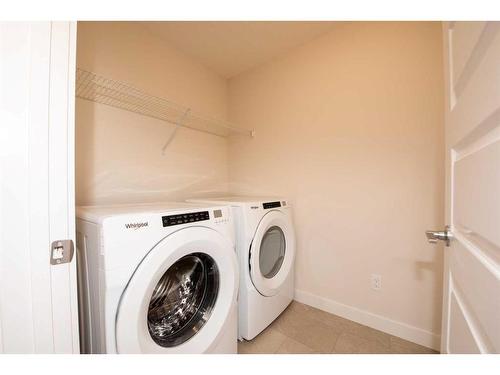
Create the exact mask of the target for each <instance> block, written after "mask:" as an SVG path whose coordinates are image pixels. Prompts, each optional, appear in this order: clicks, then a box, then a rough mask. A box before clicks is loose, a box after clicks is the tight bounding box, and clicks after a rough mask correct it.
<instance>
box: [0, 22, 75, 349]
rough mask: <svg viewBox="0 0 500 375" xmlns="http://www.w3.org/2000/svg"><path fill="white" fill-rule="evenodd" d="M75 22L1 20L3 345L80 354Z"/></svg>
mask: <svg viewBox="0 0 500 375" xmlns="http://www.w3.org/2000/svg"><path fill="white" fill-rule="evenodd" d="M75 38H76V23H73V22H39V23H21V22H5V23H0V353H2V352H3V353H79V340H78V315H77V310H78V309H77V295H76V290H77V289H76V267H75V257H73V260H72V261H71V262H70V263H63V264H56V265H51V264H50V259H51V253H50V248H51V244H52V242H54V241H57V240H73V241H74V239H75V219H74V218H75V212H74V207H75V204H74V108H73V107H74V74H75V73H74V72H75V62H76V58H75V52H76V49H75V47H76V39H75Z"/></svg>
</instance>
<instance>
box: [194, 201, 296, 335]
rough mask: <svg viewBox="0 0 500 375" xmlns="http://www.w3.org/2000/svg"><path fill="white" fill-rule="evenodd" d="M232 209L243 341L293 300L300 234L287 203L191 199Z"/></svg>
mask: <svg viewBox="0 0 500 375" xmlns="http://www.w3.org/2000/svg"><path fill="white" fill-rule="evenodd" d="M189 201H190V202H197V203H201V202H203V204H224V205H225V204H227V205H230V206H231V207H232V208H233V216H234V223H235V228H236V249H237V253H238V258H239V265H240V293H239V301H238V310H239V314H238V320H239V324H238V336H239V338H240V339H246V340H251V339H253V338H254V337H255V336H257V335H258V334H259V333H260V332H262V331H263V330H264V329H265V328H266V327H267V326H268V325H269V324H271V322H272V321H273V320H275V319H276V318H277V317H278V316H279V315H280V314H281V313H282V312H283V310H285V308H286V307H287V306H288V305H289V304H290V302H291V301H292V300H293V296H294V259H295V234H294V230H293V224H292V218H291V207H290V205H289V204H288V202H287V201H286V200H285V199H279V198H262V197H223V198H201V199H190V200H189Z"/></svg>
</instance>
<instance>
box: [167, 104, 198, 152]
mask: <svg viewBox="0 0 500 375" xmlns="http://www.w3.org/2000/svg"><path fill="white" fill-rule="evenodd" d="M189 112H191V108H188V109H186V111H185V112H184V113H183V114H182V115H181V116H180V117H179V119H178V120H177V121H176V122H175V129H174V130H173V131H172V133H171V134H170V137H169V138H168V139H167V141H166V142H165V144H164V145H163V147H162V148H161V154H162V155H163V156H164V155H165V150H166V149H167V147H168V145H170V143H172V141H173V140H174V137H175V134H176V133H177V130H179V127H181V126H182V123H183V122H184V121H185V120H186V117H187V115H188V114H189Z"/></svg>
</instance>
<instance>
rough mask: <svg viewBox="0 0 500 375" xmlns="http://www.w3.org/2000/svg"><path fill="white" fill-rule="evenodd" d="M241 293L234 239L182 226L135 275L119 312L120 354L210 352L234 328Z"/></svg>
mask: <svg viewBox="0 0 500 375" xmlns="http://www.w3.org/2000/svg"><path fill="white" fill-rule="evenodd" d="M237 294H238V268H237V259H236V254H235V252H234V249H233V245H232V243H231V242H230V241H229V240H228V239H227V238H225V237H223V236H222V235H221V234H220V233H218V232H216V231H215V230H212V229H209V228H203V227H188V228H185V229H181V230H178V231H176V232H174V233H172V234H170V235H168V236H167V237H165V238H164V239H163V240H162V241H160V242H159V243H158V244H157V245H156V246H155V247H154V248H153V249H152V250H151V251H150V252H149V253H148V254H147V255H146V256H145V257H144V258H143V259H142V261H141V262H140V263H139V265H138V266H137V268H136V269H135V271H134V273H133V274H132V275H131V278H130V280H129V282H128V284H127V287H126V289H125V291H124V292H123V294H122V296H121V300H120V304H119V308H118V312H117V318H116V348H117V352H118V353H164V354H181V353H192V354H196V353H206V352H211V351H212V350H213V349H214V348H215V347H216V346H217V345H218V341H219V338H220V337H222V335H223V334H224V333H225V332H227V330H228V329H232V328H231V327H232V326H228V324H229V323H228V322H230V321H231V319H233V318H232V314H233V312H234V311H235V307H236V297H237ZM234 330H235V342H236V326H235V327H234Z"/></svg>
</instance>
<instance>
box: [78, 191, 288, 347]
mask: <svg viewBox="0 0 500 375" xmlns="http://www.w3.org/2000/svg"><path fill="white" fill-rule="evenodd" d="M230 202H231V203H230ZM289 209H290V208H289V206H288V205H287V202H286V201H285V200H276V199H261V198H238V197H232V198H218V199H210V200H209V199H206V200H205V199H199V200H196V202H195V200H192V201H191V203H157V204H143V205H120V206H92V207H90V206H89V207H78V208H77V255H78V278H79V280H78V281H79V282H78V285H79V300H80V301H79V306H80V336H81V348H82V352H84V353H164V354H175V353H236V351H237V337H239V338H243V339H252V338H253V337H255V336H256V335H257V334H258V333H259V332H261V331H262V330H263V329H264V328H265V327H266V326H267V325H269V324H270V323H271V322H272V321H273V320H274V319H275V318H276V317H277V316H278V315H279V314H280V313H281V312H282V311H283V310H284V309H285V308H286V306H287V305H288V304H289V303H290V302H291V300H292V298H293V263H294V262H293V260H294V252H295V240H294V234H293V228H292V223H291V219H290V215H289ZM244 249H247V251H244ZM238 290H239V293H240V294H239V298H238ZM238 305H239V310H240V311H239V314H238ZM238 316H239V319H238ZM238 321H239V324H238ZM238 326H239V328H238ZM238 332H239V333H238Z"/></svg>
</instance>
